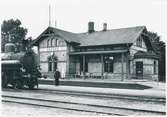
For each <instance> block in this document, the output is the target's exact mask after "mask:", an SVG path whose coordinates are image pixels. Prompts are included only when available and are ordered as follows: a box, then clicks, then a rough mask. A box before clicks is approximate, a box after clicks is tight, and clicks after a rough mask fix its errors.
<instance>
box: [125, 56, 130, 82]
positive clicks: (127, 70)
mask: <svg viewBox="0 0 167 117" xmlns="http://www.w3.org/2000/svg"><path fill="white" fill-rule="evenodd" d="M129 64H130V63H129V53H127V56H126V78H127V79H128V78H129V76H130V75H129V72H130V65H129Z"/></svg>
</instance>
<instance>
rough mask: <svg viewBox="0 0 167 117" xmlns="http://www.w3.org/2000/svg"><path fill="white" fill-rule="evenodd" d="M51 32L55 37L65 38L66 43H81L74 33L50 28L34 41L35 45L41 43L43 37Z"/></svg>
mask: <svg viewBox="0 0 167 117" xmlns="http://www.w3.org/2000/svg"><path fill="white" fill-rule="evenodd" d="M49 30H51V31H52V32H53V34H51V35H52V36H53V35H58V36H60V37H61V38H63V39H64V40H65V41H67V42H75V43H79V41H78V37H77V36H76V34H74V33H72V32H68V31H64V30H61V29H58V28H53V27H48V28H47V29H46V30H45V31H44V32H43V33H41V34H40V35H39V36H38V37H37V38H36V39H35V40H33V42H32V43H33V45H36V44H37V43H38V42H40V41H41V40H42V39H43V38H41V37H42V36H44V35H45V33H46V32H47V31H49Z"/></svg>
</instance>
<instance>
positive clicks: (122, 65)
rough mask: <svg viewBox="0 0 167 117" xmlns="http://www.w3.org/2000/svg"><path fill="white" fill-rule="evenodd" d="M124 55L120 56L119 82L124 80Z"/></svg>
mask: <svg viewBox="0 0 167 117" xmlns="http://www.w3.org/2000/svg"><path fill="white" fill-rule="evenodd" d="M123 62H124V53H122V54H121V81H123V80H124V63H123Z"/></svg>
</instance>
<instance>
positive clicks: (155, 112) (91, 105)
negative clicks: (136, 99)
mask: <svg viewBox="0 0 167 117" xmlns="http://www.w3.org/2000/svg"><path fill="white" fill-rule="evenodd" d="M2 97H6V98H15V99H16V98H17V99H26V100H34V101H45V102H52V103H64V104H75V105H84V106H88V107H97V108H108V109H118V110H126V111H133V112H146V113H152V114H153V113H154V114H160V115H165V114H166V112H162V111H153V110H143V109H134V108H124V107H114V106H104V105H94V104H85V103H76V102H66V101H55V100H46V99H37V98H27V97H17V96H5V95H2ZM2 101H3V102H14V103H22V104H31V103H25V102H17V101H10V100H4V99H2ZM33 105H34V104H33ZM35 105H38V106H48V105H41V104H35ZM48 107H55V106H48ZM55 108H62V109H68V110H76V111H85V112H88V110H81V109H72V108H68V107H55ZM89 112H96V111H91V110H89ZM96 113H102V114H112V115H113V114H114V115H122V114H118V113H110V112H108V113H106V112H98V111H97V112H96Z"/></svg>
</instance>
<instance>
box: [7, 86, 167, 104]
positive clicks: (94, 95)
mask: <svg viewBox="0 0 167 117" xmlns="http://www.w3.org/2000/svg"><path fill="white" fill-rule="evenodd" d="M5 90H6V91H14V92H15V91H16V90H9V89H5ZM5 90H4V91H5ZM17 91H21V92H22V91H23V92H34V93H46V94H59V95H73V96H83V97H92V98H100V99H101V98H103V99H120V100H131V101H140V102H141V101H142V102H153V103H161V104H165V103H166V99H165V98H158V97H157V98H155V97H144V96H129V95H117V94H107V93H93V92H81V91H64V90H55V89H49V90H48V89H38V90H17Z"/></svg>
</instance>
